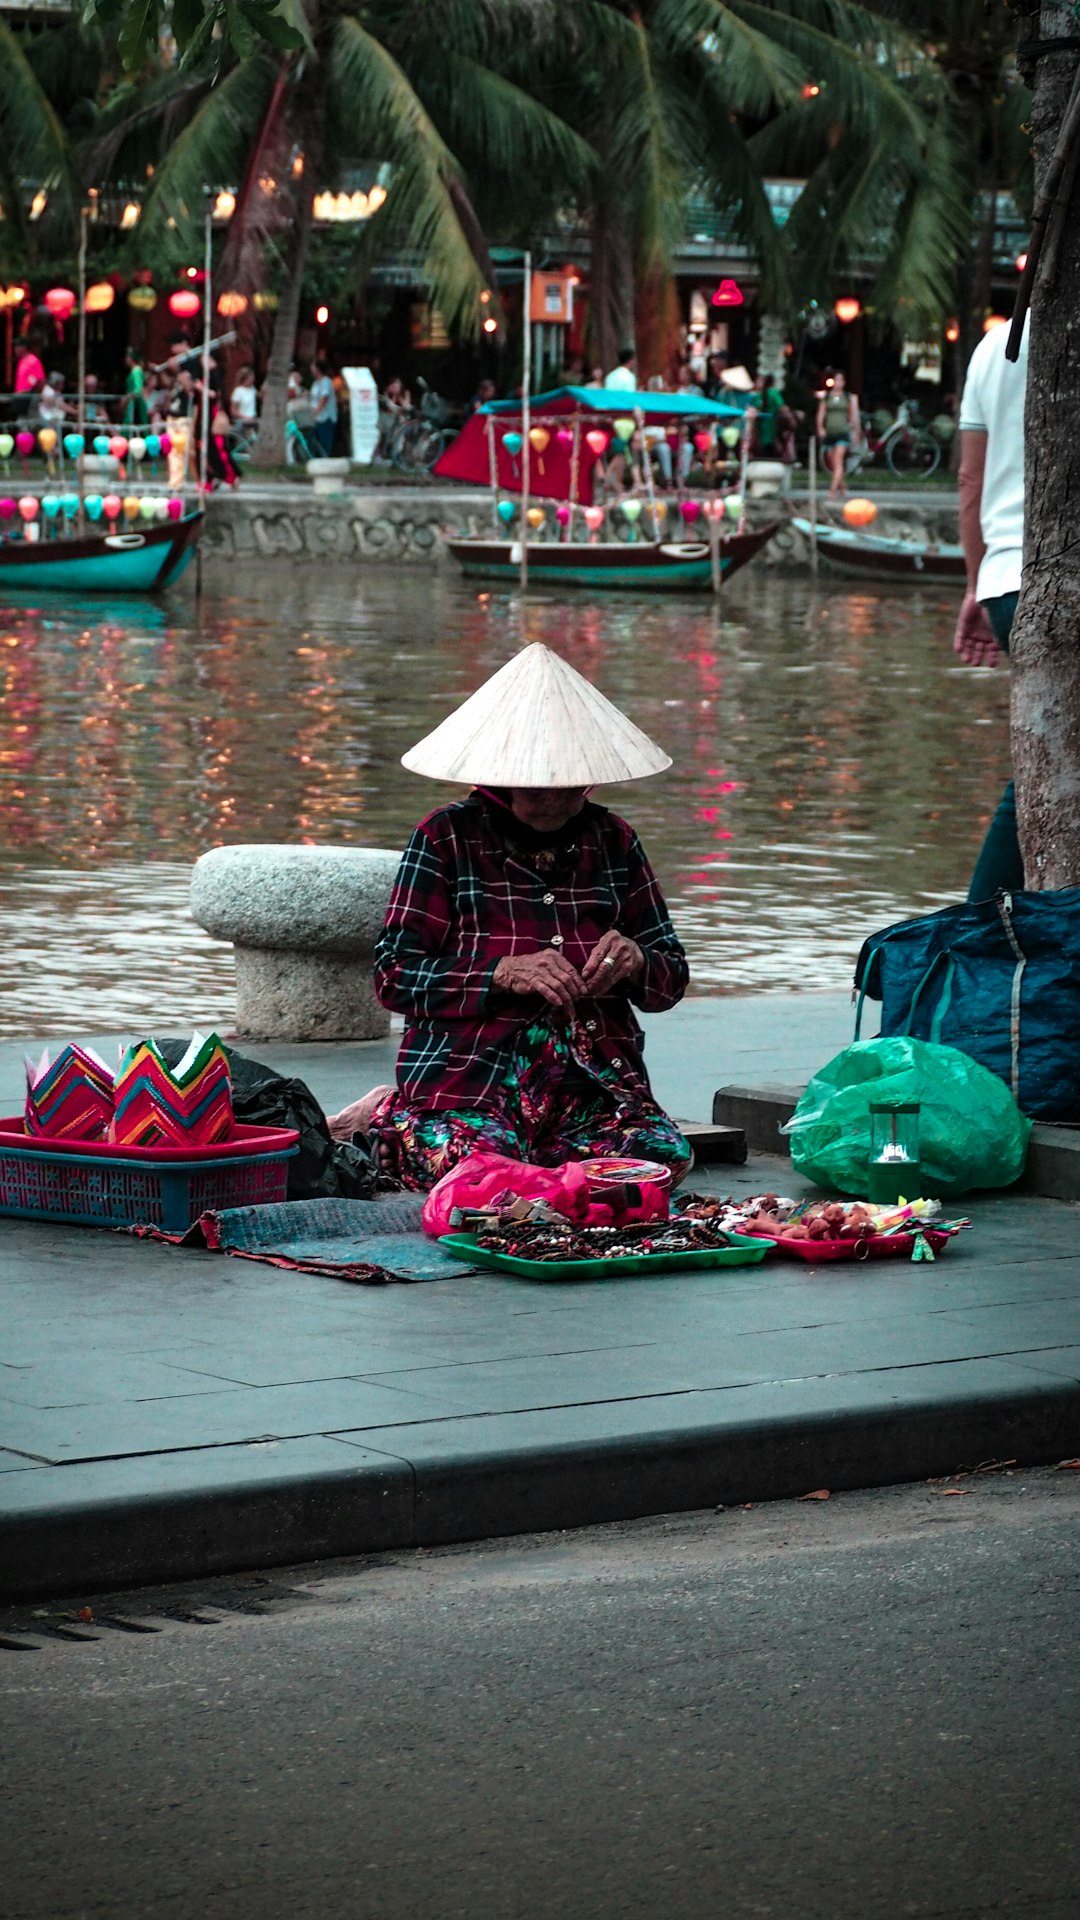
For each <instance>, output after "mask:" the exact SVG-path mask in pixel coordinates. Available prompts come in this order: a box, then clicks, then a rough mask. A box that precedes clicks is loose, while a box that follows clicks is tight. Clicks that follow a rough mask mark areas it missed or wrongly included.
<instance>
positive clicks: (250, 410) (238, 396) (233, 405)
mask: <svg viewBox="0 0 1080 1920" xmlns="http://www.w3.org/2000/svg"><path fill="white" fill-rule="evenodd" d="M229 415H230V418H231V419H232V421H233V424H234V425H235V426H238V427H249V426H251V425H252V423H253V422H254V421H256V420H257V419H258V417H259V394H258V389H257V388H256V385H255V369H254V367H241V369H240V371H239V373H238V374H237V376H236V385H235V387H234V388H233V390H232V392H231V394H230V395H229Z"/></svg>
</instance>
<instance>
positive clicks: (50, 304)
mask: <svg viewBox="0 0 1080 1920" xmlns="http://www.w3.org/2000/svg"><path fill="white" fill-rule="evenodd" d="M45 305H46V307H47V308H48V310H49V312H50V313H51V314H52V317H53V319H54V320H66V319H67V318H68V316H69V314H71V313H72V312H74V309H75V305H76V295H75V294H73V293H72V291H71V288H70V287H50V288H49V291H48V293H47V294H46V295H45Z"/></svg>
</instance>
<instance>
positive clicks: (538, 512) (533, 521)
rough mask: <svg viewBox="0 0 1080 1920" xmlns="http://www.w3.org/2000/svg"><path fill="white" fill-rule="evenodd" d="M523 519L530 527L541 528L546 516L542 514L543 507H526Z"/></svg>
mask: <svg viewBox="0 0 1080 1920" xmlns="http://www.w3.org/2000/svg"><path fill="white" fill-rule="evenodd" d="M525 518H526V520H527V521H528V523H529V525H530V527H542V526H543V524H544V521H545V520H546V519H547V514H546V513H545V512H544V509H543V507H527V508H526V509H525Z"/></svg>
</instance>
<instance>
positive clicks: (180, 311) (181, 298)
mask: <svg viewBox="0 0 1080 1920" xmlns="http://www.w3.org/2000/svg"><path fill="white" fill-rule="evenodd" d="M201 309H202V300H201V299H200V297H199V295H198V294H197V293H194V292H193V291H192V290H191V289H190V288H187V287H181V288H180V290H179V292H177V293H170V295H169V312H170V313H172V314H175V316H176V318H177V319H178V320H194V318H195V315H196V314H197V313H199V312H200V311H201Z"/></svg>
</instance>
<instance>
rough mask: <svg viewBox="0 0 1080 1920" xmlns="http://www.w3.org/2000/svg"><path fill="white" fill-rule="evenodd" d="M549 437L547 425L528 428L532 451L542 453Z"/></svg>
mask: <svg viewBox="0 0 1080 1920" xmlns="http://www.w3.org/2000/svg"><path fill="white" fill-rule="evenodd" d="M550 439H551V433H550V431H549V429H548V428H547V427H530V428H529V445H530V447H531V448H532V450H533V452H534V453H544V452H545V451H546V449H547V445H548V441H549V440H550Z"/></svg>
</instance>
